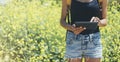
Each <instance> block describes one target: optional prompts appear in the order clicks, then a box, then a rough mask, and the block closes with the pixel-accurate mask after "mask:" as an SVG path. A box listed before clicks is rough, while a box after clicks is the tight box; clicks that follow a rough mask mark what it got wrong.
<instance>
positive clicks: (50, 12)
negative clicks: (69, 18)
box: [0, 0, 120, 62]
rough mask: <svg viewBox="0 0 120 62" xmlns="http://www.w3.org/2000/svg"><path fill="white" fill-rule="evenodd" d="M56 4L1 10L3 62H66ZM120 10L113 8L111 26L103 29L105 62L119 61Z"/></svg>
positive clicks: (35, 0) (39, 0)
mask: <svg viewBox="0 0 120 62" xmlns="http://www.w3.org/2000/svg"><path fill="white" fill-rule="evenodd" d="M56 1H57V2H56ZM56 1H52V0H15V1H12V3H9V4H7V5H5V6H0V62H66V60H65V59H64V52H65V29H63V28H62V27H61V26H60V24H59V20H60V16H61V15H60V14H61V4H60V2H59V1H58V0H56ZM58 2H59V4H58ZM119 8H120V5H119V4H117V3H116V2H113V3H112V4H110V7H109V8H108V25H107V26H106V27H105V28H101V34H102V43H103V60H102V61H103V62H119V61H120V59H119V58H120V56H119V55H120V51H119V50H120V47H119V46H120V43H119V41H120V35H119V34H120V31H119V30H120V21H119V20H120V17H119V16H120V10H119Z"/></svg>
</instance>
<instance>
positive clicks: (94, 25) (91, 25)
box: [75, 22, 98, 29]
mask: <svg viewBox="0 0 120 62" xmlns="http://www.w3.org/2000/svg"><path fill="white" fill-rule="evenodd" d="M97 25H98V22H75V26H76V27H80V26H82V27H86V29H96V28H97Z"/></svg>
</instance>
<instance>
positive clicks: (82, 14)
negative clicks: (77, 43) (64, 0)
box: [70, 0, 101, 34]
mask: <svg viewBox="0 0 120 62" xmlns="http://www.w3.org/2000/svg"><path fill="white" fill-rule="evenodd" d="M70 13H71V24H74V22H76V21H90V20H91V18H92V17H93V16H94V17H99V18H100V19H101V12H100V8H99V4H98V1H97V0H93V1H91V2H86V3H83V2H79V1H77V0H72V3H71V8H70ZM93 28H94V27H93ZM95 32H99V27H97V28H96V29H95V30H88V29H86V30H85V31H83V32H82V33H81V34H90V33H95Z"/></svg>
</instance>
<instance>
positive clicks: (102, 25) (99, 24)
mask: <svg viewBox="0 0 120 62" xmlns="http://www.w3.org/2000/svg"><path fill="white" fill-rule="evenodd" d="M106 25H107V19H101V20H100V22H99V23H98V26H99V27H105V26H106Z"/></svg>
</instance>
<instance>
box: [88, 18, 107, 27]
mask: <svg viewBox="0 0 120 62" xmlns="http://www.w3.org/2000/svg"><path fill="white" fill-rule="evenodd" d="M90 22H98V26H100V27H102V26H106V19H102V20H100V19H99V18H98V17H92V18H91V20H90Z"/></svg>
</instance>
